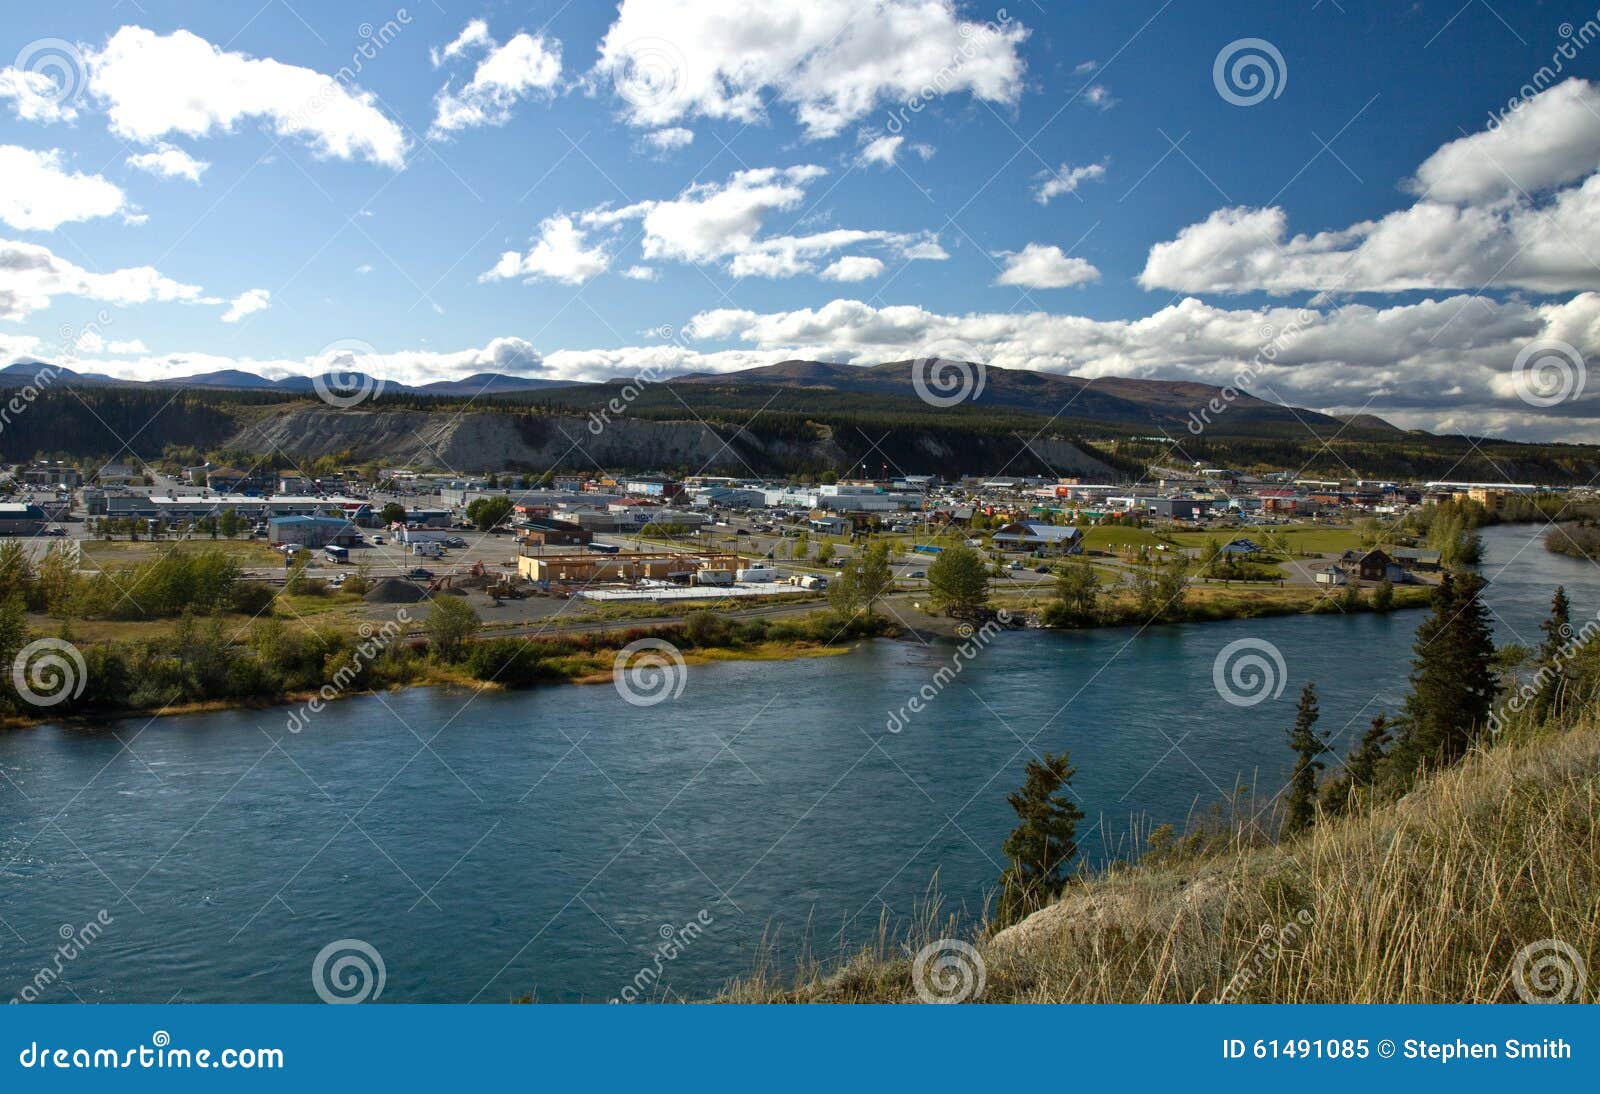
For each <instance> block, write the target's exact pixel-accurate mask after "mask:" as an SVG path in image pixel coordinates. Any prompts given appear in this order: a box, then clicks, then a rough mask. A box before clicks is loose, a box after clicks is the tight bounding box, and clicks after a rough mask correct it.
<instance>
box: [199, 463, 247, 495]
mask: <svg viewBox="0 0 1600 1094" xmlns="http://www.w3.org/2000/svg"><path fill="white" fill-rule="evenodd" d="M249 485H251V477H250V472H248V471H240V470H239V469H238V468H236V467H214V468H212V469H211V470H210V471H207V472H206V489H208V490H215V491H216V492H217V493H219V494H238V493H242V492H243V491H244V489H245V487H247V486H249Z"/></svg>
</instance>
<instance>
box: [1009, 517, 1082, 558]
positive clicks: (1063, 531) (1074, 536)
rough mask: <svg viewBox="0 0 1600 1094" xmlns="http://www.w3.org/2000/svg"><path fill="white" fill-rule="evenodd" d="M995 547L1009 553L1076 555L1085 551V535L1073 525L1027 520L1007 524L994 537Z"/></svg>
mask: <svg viewBox="0 0 1600 1094" xmlns="http://www.w3.org/2000/svg"><path fill="white" fill-rule="evenodd" d="M993 540H994V545H995V546H996V547H999V548H1001V549H1003V550H1008V551H1041V552H1043V551H1049V552H1053V553H1056V554H1063V555H1067V554H1076V553H1077V552H1078V551H1080V550H1082V549H1083V533H1082V532H1080V531H1078V529H1076V528H1074V527H1072V526H1071V525H1063V524H1040V523H1038V522H1036V521H1031V520H1025V521H1018V522H1016V523H1014V524H1007V525H1005V526H1004V527H1002V528H1001V529H1000V530H999V531H998V532H996V533H995V534H994V536H993Z"/></svg>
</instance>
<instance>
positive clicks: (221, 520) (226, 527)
mask: <svg viewBox="0 0 1600 1094" xmlns="http://www.w3.org/2000/svg"><path fill="white" fill-rule="evenodd" d="M217 531H219V532H221V533H222V534H223V535H224V536H226V537H227V538H228V539H232V538H233V537H234V536H236V535H238V534H239V514H238V513H236V512H234V511H233V509H231V508H229V509H224V510H223V511H222V515H221V516H219V517H218V518H217Z"/></svg>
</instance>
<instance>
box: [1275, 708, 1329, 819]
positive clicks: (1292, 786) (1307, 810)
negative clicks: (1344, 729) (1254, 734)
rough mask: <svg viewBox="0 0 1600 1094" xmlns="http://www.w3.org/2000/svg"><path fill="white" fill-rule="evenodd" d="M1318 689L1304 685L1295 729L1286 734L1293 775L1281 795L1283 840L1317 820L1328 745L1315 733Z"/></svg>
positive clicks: (1317, 713)
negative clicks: (1291, 753) (1324, 760)
mask: <svg viewBox="0 0 1600 1094" xmlns="http://www.w3.org/2000/svg"><path fill="white" fill-rule="evenodd" d="M1321 715H1322V712H1321V710H1320V709H1319V708H1318V706H1317V686H1316V685H1315V684H1313V683H1310V682H1307V684H1306V686H1305V687H1304V688H1303V689H1302V690H1301V692H1300V704H1299V706H1298V707H1296V708H1295V713H1294V726H1293V727H1291V728H1290V730H1289V747H1290V748H1291V749H1292V750H1293V751H1294V772H1293V773H1292V774H1291V775H1290V776H1289V786H1288V788H1287V789H1286V790H1285V791H1284V795H1283V804H1284V814H1283V836H1284V837H1285V838H1287V837H1290V836H1297V835H1299V834H1300V833H1301V832H1304V831H1306V830H1308V829H1309V828H1310V827H1311V826H1312V825H1313V824H1315V823H1316V820H1317V776H1318V774H1319V773H1320V772H1321V771H1322V769H1323V768H1324V767H1325V766H1326V765H1325V764H1324V763H1323V762H1322V755H1323V753H1325V752H1327V751H1328V743H1327V742H1326V741H1325V740H1323V739H1322V737H1321V735H1320V734H1318V733H1317V719H1318V718H1319V717H1321Z"/></svg>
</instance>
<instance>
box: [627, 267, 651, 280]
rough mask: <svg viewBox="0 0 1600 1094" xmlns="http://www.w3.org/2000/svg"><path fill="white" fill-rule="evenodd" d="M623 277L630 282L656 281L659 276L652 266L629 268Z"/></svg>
mask: <svg viewBox="0 0 1600 1094" xmlns="http://www.w3.org/2000/svg"><path fill="white" fill-rule="evenodd" d="M622 276H623V277H626V278H627V279H628V280H629V281H654V280H655V279H656V277H657V276H658V275H657V273H656V271H655V268H654V267H651V266H629V267H628V268H627V269H626V270H623V271H622Z"/></svg>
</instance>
